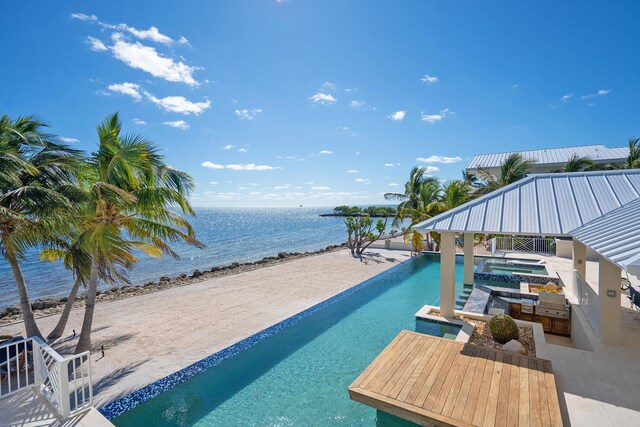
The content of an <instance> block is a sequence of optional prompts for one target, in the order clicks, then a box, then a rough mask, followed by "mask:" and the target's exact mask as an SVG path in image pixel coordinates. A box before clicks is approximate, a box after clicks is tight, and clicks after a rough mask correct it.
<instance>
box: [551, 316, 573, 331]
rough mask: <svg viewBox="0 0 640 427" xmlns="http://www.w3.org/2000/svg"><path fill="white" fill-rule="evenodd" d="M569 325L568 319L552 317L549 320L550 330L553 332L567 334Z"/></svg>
mask: <svg viewBox="0 0 640 427" xmlns="http://www.w3.org/2000/svg"><path fill="white" fill-rule="evenodd" d="M570 330H571V326H570V324H569V321H568V320H565V319H553V320H552V321H551V331H552V332H553V333H555V334H562V335H569V334H570V333H571V332H570Z"/></svg>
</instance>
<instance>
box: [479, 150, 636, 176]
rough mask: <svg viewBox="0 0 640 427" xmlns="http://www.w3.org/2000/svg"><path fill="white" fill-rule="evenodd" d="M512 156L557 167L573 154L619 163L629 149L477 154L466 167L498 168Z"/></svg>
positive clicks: (627, 154) (626, 155)
mask: <svg viewBox="0 0 640 427" xmlns="http://www.w3.org/2000/svg"><path fill="white" fill-rule="evenodd" d="M512 154H520V155H521V156H522V158H524V159H531V160H534V161H535V162H536V165H538V166H541V165H542V166H545V165H546V166H559V165H563V164H565V163H566V162H567V161H569V159H571V157H572V156H573V155H574V154H576V155H578V156H580V157H589V158H590V159H591V160H594V161H596V162H620V161H623V160H624V159H625V158H627V157H628V156H629V148H628V147H613V148H610V147H606V146H604V145H601V144H600V145H581V146H575V147H560V148H547V149H541V150H525V151H510V152H504V153H492V154H478V155H476V156H474V157H473V158H472V159H471V161H470V162H469V165H467V169H472V170H478V169H490V168H499V167H500V166H501V165H502V163H503V162H504V161H505V160H506V159H507V157H509V156H510V155H512Z"/></svg>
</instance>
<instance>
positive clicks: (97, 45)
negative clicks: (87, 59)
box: [86, 36, 109, 52]
mask: <svg viewBox="0 0 640 427" xmlns="http://www.w3.org/2000/svg"><path fill="white" fill-rule="evenodd" d="M86 40H87V44H88V45H89V48H90V49H91V50H93V51H94V52H103V51H105V50H109V48H108V47H107V46H106V45H105V44H104V43H103V42H102V40H100V39H97V38H95V37H91V36H88V37H87V39H86Z"/></svg>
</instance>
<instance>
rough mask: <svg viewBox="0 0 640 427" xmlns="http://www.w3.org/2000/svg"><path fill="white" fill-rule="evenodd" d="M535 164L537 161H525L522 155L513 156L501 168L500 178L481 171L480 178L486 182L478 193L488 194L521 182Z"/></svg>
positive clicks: (515, 154)
mask: <svg viewBox="0 0 640 427" xmlns="http://www.w3.org/2000/svg"><path fill="white" fill-rule="evenodd" d="M534 164H535V161H534V160H532V159H526V160H525V159H523V158H522V156H521V155H520V154H517V153H514V154H511V155H510V156H509V157H507V158H506V159H505V161H504V162H503V163H502V165H501V166H500V175H499V176H495V175H493V174H492V173H490V172H489V171H480V173H479V177H480V179H481V180H482V181H484V182H483V184H482V185H481V186H480V188H479V189H478V191H479V192H480V193H481V194H487V193H490V192H492V191H494V190H497V189H498V188H502V187H504V186H507V185H509V184H512V183H514V182H516V181H519V180H521V179H522V178H524V177H525V176H527V174H528V173H529V172H530V171H531V167H532V166H533V165H534Z"/></svg>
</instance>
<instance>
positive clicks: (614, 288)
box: [598, 257, 622, 345]
mask: <svg viewBox="0 0 640 427" xmlns="http://www.w3.org/2000/svg"><path fill="white" fill-rule="evenodd" d="M621 273H622V272H621V270H620V267H618V266H617V265H616V264H614V263H612V262H611V261H609V260H607V259H605V258H603V257H600V262H599V268H598V296H599V297H600V341H602V342H603V343H606V344H615V345H619V344H620V317H621V310H620V278H621Z"/></svg>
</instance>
